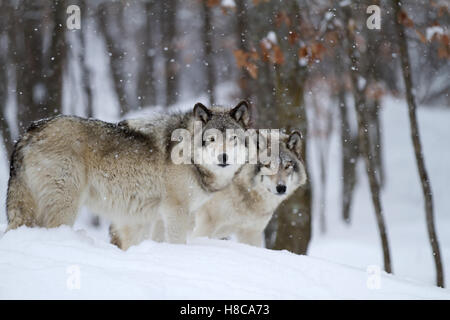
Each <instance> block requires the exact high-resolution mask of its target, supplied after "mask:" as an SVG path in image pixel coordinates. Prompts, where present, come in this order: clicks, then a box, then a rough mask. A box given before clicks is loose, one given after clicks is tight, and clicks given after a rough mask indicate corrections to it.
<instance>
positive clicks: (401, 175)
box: [0, 99, 450, 299]
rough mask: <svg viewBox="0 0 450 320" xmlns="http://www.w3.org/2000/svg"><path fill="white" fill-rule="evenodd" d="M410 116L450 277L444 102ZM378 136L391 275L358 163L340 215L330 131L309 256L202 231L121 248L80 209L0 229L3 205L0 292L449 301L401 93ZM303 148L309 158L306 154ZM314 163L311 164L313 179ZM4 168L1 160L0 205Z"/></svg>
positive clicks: (448, 131)
mask: <svg viewBox="0 0 450 320" xmlns="http://www.w3.org/2000/svg"><path fill="white" fill-rule="evenodd" d="M99 116H100V117H101V115H99ZM419 122H420V128H421V130H422V135H423V140H424V147H425V160H426V164H427V167H428V168H429V173H430V177H431V182H432V187H433V191H434V197H435V199H434V200H435V210H436V224H437V230H438V235H439V240H440V244H441V249H442V254H443V260H444V267H445V268H446V278H447V280H449V279H450V272H449V269H448V268H450V232H448V231H449V230H450V213H449V211H450V198H449V197H448V196H447V193H448V190H449V181H450V171H449V163H450V149H449V148H448V147H446V146H447V145H448V143H447V140H448V139H449V138H450V126H449V125H448V124H449V123H450V112H449V110H444V109H421V110H420V111H419ZM383 139H384V155H385V163H386V173H387V181H386V182H387V184H386V188H385V189H384V190H383V197H382V200H383V205H384V209H385V214H386V222H387V227H388V233H389V238H390V241H391V247H392V259H393V269H394V273H395V275H394V276H392V275H386V274H384V273H383V272H381V275H380V276H378V274H377V271H378V267H377V266H380V265H381V262H382V256H381V249H380V246H379V239H378V234H377V229H376V224H375V219H374V214H373V209H372V205H371V202H370V196H369V193H368V187H367V181H366V179H365V178H363V170H364V168H363V166H360V168H359V169H360V172H359V173H360V174H359V176H360V182H359V184H358V188H357V191H356V194H355V207H354V210H353V212H352V217H353V220H352V224H351V225H350V226H347V225H344V224H343V223H342V221H341V219H340V217H339V215H340V202H339V195H340V183H339V177H340V155H339V154H340V153H339V142H338V139H337V136H336V135H335V136H334V137H333V140H332V145H331V153H330V167H329V181H328V197H327V210H326V215H327V226H328V232H327V234H326V235H321V234H320V233H319V231H318V228H317V223H316V222H317V221H316V220H315V221H314V222H315V223H314V235H313V240H312V242H311V247H310V251H309V256H298V255H294V254H291V253H288V252H285V251H282V252H280V251H271V250H267V249H260V248H253V247H249V246H246V245H242V244H238V243H234V242H231V241H220V240H209V239H194V240H192V241H190V243H189V244H187V245H171V244H161V243H154V242H152V241H145V242H144V243H142V244H140V245H139V246H136V247H132V248H130V249H129V250H128V251H127V252H122V251H120V250H119V249H117V248H116V247H114V246H112V245H110V244H109V243H108V238H107V223H105V222H103V223H102V226H101V228H100V229H99V230H94V229H92V228H91V227H89V224H88V221H89V216H88V215H87V213H86V212H83V214H82V215H81V217H80V219H79V220H78V221H77V223H76V225H75V227H74V228H73V229H71V228H69V227H61V228H58V229H53V230H45V229H27V228H20V229H18V230H14V231H11V232H8V233H7V234H3V230H4V229H5V227H6V218H5V211H4V206H1V209H0V298H2V299H5V298H7V299H12V298H40V299H43V298H59V299H70V298H146V299H153V298H154V299H166V298H172V299H197V298H203V299H216V298H220V299H227V298H230V299H241V298H242V299H243V298H245V299H281V298H286V299H335V298H337V299H366V298H367V299H420V298H424V299H432V298H438V299H450V290H448V289H439V288H436V287H434V286H433V284H434V277H435V273H434V266H433V260H432V254H431V251H430V249H429V244H428V239H427V234H426V226H425V218H424V210H423V200H422V196H421V192H420V185H419V181H418V178H417V172H416V167H415V162H414V158H413V150H412V147H411V142H410V137H409V125H408V118H407V111H406V106H405V104H404V103H403V102H402V101H395V100H393V99H387V100H386V101H385V103H384V109H383ZM311 151H313V149H311ZM310 155H311V159H310V160H312V163H315V161H314V160H315V154H314V152H310ZM316 169H317V168H316V167H315V166H313V174H312V179H313V182H314V181H315V180H316V177H317V170H316ZM8 171H9V170H8V168H7V165H6V161H5V159H2V161H0V201H1V203H3V204H4V203H5V193H6V185H7V179H8V174H9V172H8Z"/></svg>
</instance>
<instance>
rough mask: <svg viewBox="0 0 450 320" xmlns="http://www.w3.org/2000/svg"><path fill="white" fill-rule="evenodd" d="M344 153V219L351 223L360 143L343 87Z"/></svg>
mask: <svg viewBox="0 0 450 320" xmlns="http://www.w3.org/2000/svg"><path fill="white" fill-rule="evenodd" d="M338 103H339V112H340V124H341V125H340V129H341V152H342V218H343V220H344V221H345V222H347V223H350V221H351V216H350V214H351V205H352V201H353V193H354V190H355V185H356V163H357V161H358V141H357V137H356V139H355V137H354V136H353V134H352V132H351V128H350V123H349V119H348V109H347V108H348V105H347V102H346V100H345V89H344V88H343V86H342V85H341V88H340V89H339V93H338Z"/></svg>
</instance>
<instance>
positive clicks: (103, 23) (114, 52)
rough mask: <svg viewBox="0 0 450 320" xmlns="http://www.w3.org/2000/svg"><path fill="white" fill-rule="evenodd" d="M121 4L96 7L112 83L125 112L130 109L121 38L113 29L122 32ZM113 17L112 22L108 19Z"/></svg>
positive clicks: (103, 4)
mask: <svg viewBox="0 0 450 320" xmlns="http://www.w3.org/2000/svg"><path fill="white" fill-rule="evenodd" d="M122 6H123V4H122V3H121V2H116V3H102V4H101V5H99V7H98V12H97V18H98V25H99V28H100V31H101V33H102V34H103V37H104V39H105V44H106V49H107V50H108V54H109V57H110V68H111V75H112V79H113V83H114V90H115V92H116V94H117V99H118V100H119V105H120V110H121V113H127V112H128V111H130V110H131V108H130V106H129V105H128V101H127V94H126V90H125V76H124V73H123V61H124V56H123V52H124V50H123V48H122V46H121V43H122V39H120V40H119V39H117V38H116V37H115V34H114V31H117V29H119V31H118V32H123V25H122V23H121V21H122V19H123V17H122V15H123V7H122ZM110 19H114V21H116V22H114V23H112V22H111V21H110Z"/></svg>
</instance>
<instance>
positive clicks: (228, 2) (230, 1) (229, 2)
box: [221, 0, 236, 8]
mask: <svg viewBox="0 0 450 320" xmlns="http://www.w3.org/2000/svg"><path fill="white" fill-rule="evenodd" d="M221 5H222V7H225V8H234V7H236V3H235V2H234V0H222V3H221Z"/></svg>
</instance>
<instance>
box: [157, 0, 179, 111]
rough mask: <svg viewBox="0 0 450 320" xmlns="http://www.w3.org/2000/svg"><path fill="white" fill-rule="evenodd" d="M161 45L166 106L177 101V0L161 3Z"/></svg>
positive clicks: (167, 0)
mask: <svg viewBox="0 0 450 320" xmlns="http://www.w3.org/2000/svg"><path fill="white" fill-rule="evenodd" d="M162 7H163V12H162V18H161V22H162V31H163V34H162V38H163V40H162V42H163V43H162V44H163V55H164V60H165V62H164V63H165V69H166V106H171V105H173V104H175V102H177V100H178V75H177V62H176V58H177V52H176V48H175V36H176V13H177V0H165V1H164V2H163V3H162Z"/></svg>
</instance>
